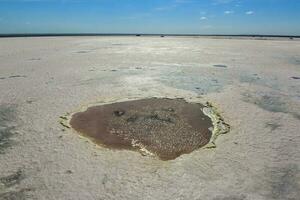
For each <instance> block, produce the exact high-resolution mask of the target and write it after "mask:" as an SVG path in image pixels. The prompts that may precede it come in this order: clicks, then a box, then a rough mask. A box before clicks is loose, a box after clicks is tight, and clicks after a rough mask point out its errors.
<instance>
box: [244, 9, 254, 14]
mask: <svg viewBox="0 0 300 200" xmlns="http://www.w3.org/2000/svg"><path fill="white" fill-rule="evenodd" d="M245 14H246V15H253V14H254V11H252V10H249V11H247V12H245Z"/></svg>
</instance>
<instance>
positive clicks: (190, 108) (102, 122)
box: [70, 98, 213, 160]
mask: <svg viewBox="0 0 300 200" xmlns="http://www.w3.org/2000/svg"><path fill="white" fill-rule="evenodd" d="M204 107H205V106H203V105H202V104H198V103H187V102H186V101H185V100H184V99H167V98H150V99H142V100H133V101H126V102H120V103H112V104H106V105H99V106H93V107H89V108H88V109H87V110H86V111H83V112H78V113H75V114H73V115H72V118H71V120H70V125H71V127H72V128H73V129H75V130H76V131H77V132H78V133H80V134H81V135H83V136H86V137H88V138H90V139H92V141H93V142H95V143H97V144H100V145H103V146H105V147H107V148H112V149H127V150H135V151H140V152H141V153H143V154H151V155H155V156H157V157H159V158H160V159H161V160H172V159H175V158H177V157H178V156H180V155H182V154H187V153H191V152H192V151H194V150H196V149H199V148H201V147H203V146H205V145H206V144H208V143H209V142H210V139H211V137H212V127H213V123H212V120H211V118H210V117H208V116H207V115H205V114H204V113H203V108H204Z"/></svg>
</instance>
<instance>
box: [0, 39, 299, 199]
mask: <svg viewBox="0 0 300 200" xmlns="http://www.w3.org/2000/svg"><path fill="white" fill-rule="evenodd" d="M0 92H1V93H0V199H1V200H2V199H5V200H6V199H9V200H10V199H16V200H23V199H37V200H52V199H53V200H77V199H78V200H94V199H97V200H100V199H105V200H107V199H153V200H154V199H155V200H160V199H198V200H252V199H255V200H265V199H274V200H276V199H278V200H283V199H289V200H296V199H299V196H300V41H299V40H297V39H294V40H289V39H272V40H269V39H267V38H264V39H263V40H253V39H249V38H231V39H228V38H227V39H224V38H223V39H222V38H205V37H164V38H160V37H133V36H132V37H42V38H38V37H36V38H0ZM151 97H168V98H175V97H176V98H184V99H186V100H188V101H193V102H200V103H205V102H210V103H212V104H213V105H214V106H215V107H217V108H218V110H219V112H220V113H221V115H222V116H223V117H224V120H225V122H226V123H228V124H230V126H231V131H230V132H229V133H227V134H225V135H221V136H220V137H219V138H218V139H217V140H216V145H217V147H216V148H212V149H199V150H197V151H194V152H192V153H190V154H185V155H182V156H180V157H178V158H176V159H175V160H170V161H161V160H159V159H156V158H153V157H150V156H142V155H141V154H139V153H137V152H134V151H127V150H121V151H120V150H110V149H106V148H103V147H99V146H96V145H95V144H93V143H91V142H90V141H88V140H87V139H85V138H82V137H79V135H78V134H76V133H75V132H74V130H72V129H68V128H66V127H64V126H62V125H61V124H60V123H59V121H60V116H64V115H66V114H67V113H74V112H77V111H80V110H84V109H85V108H86V107H87V106H89V105H97V104H103V103H112V102H119V101H125V100H134V99H143V98H151Z"/></svg>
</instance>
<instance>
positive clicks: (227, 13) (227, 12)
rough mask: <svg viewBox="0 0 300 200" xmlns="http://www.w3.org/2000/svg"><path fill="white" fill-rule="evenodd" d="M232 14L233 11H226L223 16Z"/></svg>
mask: <svg viewBox="0 0 300 200" xmlns="http://www.w3.org/2000/svg"><path fill="white" fill-rule="evenodd" d="M233 13H234V11H232V10H226V11H225V12H224V14H225V15H230V14H233Z"/></svg>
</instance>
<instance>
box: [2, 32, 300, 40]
mask: <svg viewBox="0 0 300 200" xmlns="http://www.w3.org/2000/svg"><path fill="white" fill-rule="evenodd" d="M66 36H74V37H77V36H176V37H201V36H202V37H248V38H249V37H250V38H251V37H253V38H291V39H292V38H300V35H251V34H250V35H247V34H240V35H223V34H140V33H136V34H134V33H132V34H131V33H128V34H127V33H124V34H122V33H35V34H31V33H29V34H21V33H20V34H0V38H9V37H66Z"/></svg>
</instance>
